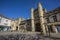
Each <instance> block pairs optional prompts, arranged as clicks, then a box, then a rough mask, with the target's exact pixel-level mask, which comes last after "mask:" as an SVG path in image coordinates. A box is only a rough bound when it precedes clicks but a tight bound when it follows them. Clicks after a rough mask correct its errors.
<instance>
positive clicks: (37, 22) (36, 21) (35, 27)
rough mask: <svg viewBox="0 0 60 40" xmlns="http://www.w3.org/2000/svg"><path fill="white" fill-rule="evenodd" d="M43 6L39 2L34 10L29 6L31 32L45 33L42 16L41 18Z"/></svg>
mask: <svg viewBox="0 0 60 40" xmlns="http://www.w3.org/2000/svg"><path fill="white" fill-rule="evenodd" d="M43 14H44V12H43V8H42V5H41V3H38V8H37V9H35V10H34V8H31V27H32V31H33V32H35V31H36V32H41V30H42V32H43V33H45V26H44V18H43Z"/></svg>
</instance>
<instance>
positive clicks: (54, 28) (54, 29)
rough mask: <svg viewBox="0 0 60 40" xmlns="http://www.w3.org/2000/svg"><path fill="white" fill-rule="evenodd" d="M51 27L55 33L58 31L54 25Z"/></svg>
mask: <svg viewBox="0 0 60 40" xmlns="http://www.w3.org/2000/svg"><path fill="white" fill-rule="evenodd" d="M52 29H53V31H54V32H55V33H58V31H57V28H56V26H55V25H52Z"/></svg>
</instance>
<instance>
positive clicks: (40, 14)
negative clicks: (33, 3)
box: [38, 3, 45, 33]
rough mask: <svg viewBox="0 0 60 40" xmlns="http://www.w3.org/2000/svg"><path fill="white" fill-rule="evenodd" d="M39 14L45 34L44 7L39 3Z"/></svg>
mask: <svg viewBox="0 0 60 40" xmlns="http://www.w3.org/2000/svg"><path fill="white" fill-rule="evenodd" d="M38 13H39V16H40V25H41V28H42V32H43V33H45V26H44V18H43V16H44V15H43V14H44V13H43V8H42V5H41V3H38Z"/></svg>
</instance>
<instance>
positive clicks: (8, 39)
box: [0, 34, 59, 40]
mask: <svg viewBox="0 0 60 40" xmlns="http://www.w3.org/2000/svg"><path fill="white" fill-rule="evenodd" d="M0 40H59V39H52V38H48V37H44V36H42V35H40V34H15V35H13V34H10V35H0Z"/></svg>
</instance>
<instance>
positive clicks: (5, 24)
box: [0, 14, 11, 30]
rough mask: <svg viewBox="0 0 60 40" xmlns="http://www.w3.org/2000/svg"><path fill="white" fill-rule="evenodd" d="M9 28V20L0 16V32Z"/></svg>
mask: <svg viewBox="0 0 60 40" xmlns="http://www.w3.org/2000/svg"><path fill="white" fill-rule="evenodd" d="M9 28H11V19H9V18H7V17H5V16H3V15H2V14H0V30H1V29H2V30H8V29H9Z"/></svg>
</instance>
